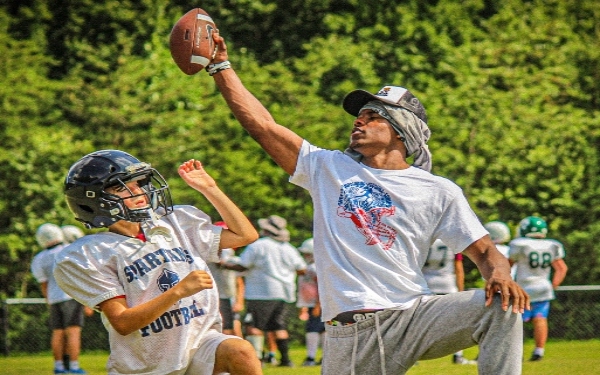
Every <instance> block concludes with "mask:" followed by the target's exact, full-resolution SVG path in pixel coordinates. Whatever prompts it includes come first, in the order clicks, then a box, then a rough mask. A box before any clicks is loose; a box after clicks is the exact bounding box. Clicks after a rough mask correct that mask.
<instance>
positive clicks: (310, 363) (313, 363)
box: [302, 358, 319, 367]
mask: <svg viewBox="0 0 600 375" xmlns="http://www.w3.org/2000/svg"><path fill="white" fill-rule="evenodd" d="M318 365H319V363H317V361H315V360H314V358H306V359H305V360H304V362H302V366H304V367H306V366H318Z"/></svg>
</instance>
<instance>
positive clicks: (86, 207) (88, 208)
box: [79, 204, 94, 214]
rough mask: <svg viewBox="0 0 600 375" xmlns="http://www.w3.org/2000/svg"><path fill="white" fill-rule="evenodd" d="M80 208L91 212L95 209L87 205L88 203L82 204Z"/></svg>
mask: <svg viewBox="0 0 600 375" xmlns="http://www.w3.org/2000/svg"><path fill="white" fill-rule="evenodd" d="M79 208H80V209H82V210H83V211H85V212H89V213H90V214H93V213H94V210H92V208H91V207H90V206H86V205H83V204H80V205H79Z"/></svg>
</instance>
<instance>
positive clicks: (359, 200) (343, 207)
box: [337, 181, 396, 250]
mask: <svg viewBox="0 0 600 375" xmlns="http://www.w3.org/2000/svg"><path fill="white" fill-rule="evenodd" d="M395 212H396V208H395V207H394V206H392V200H391V198H390V196H389V194H388V193H386V192H385V191H383V189H382V188H381V187H380V186H378V185H375V184H373V183H366V182H362V181H361V182H351V183H348V184H345V185H343V186H342V188H341V192H340V197H339V199H338V211H337V214H338V216H341V217H347V218H349V219H351V220H352V222H353V223H354V225H355V226H356V229H357V230H358V231H359V232H360V233H361V234H362V235H363V236H365V238H366V241H365V243H366V244H367V245H375V244H378V243H380V244H381V246H383V248H384V250H388V249H389V248H390V247H391V246H392V244H393V243H394V240H395V239H396V232H395V231H394V229H393V228H392V227H390V226H389V225H387V224H385V223H383V222H381V219H382V218H383V217H385V216H392V215H394V213H395Z"/></svg>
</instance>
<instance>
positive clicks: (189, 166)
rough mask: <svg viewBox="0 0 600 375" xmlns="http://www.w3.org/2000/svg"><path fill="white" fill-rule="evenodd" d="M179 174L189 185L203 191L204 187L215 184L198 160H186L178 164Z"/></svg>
mask: <svg viewBox="0 0 600 375" xmlns="http://www.w3.org/2000/svg"><path fill="white" fill-rule="evenodd" d="M177 172H179V175H180V176H181V178H182V179H183V181H185V182H186V184H188V185H189V186H190V187H192V188H194V189H196V190H198V191H199V192H203V191H204V190H205V189H208V188H211V187H215V186H217V183H216V182H215V180H214V179H213V178H212V177H211V176H209V174H208V173H206V171H205V170H204V168H203V167H202V163H200V162H199V161H198V160H194V159H191V160H188V161H186V162H184V163H183V164H181V165H180V166H179V169H178V170H177Z"/></svg>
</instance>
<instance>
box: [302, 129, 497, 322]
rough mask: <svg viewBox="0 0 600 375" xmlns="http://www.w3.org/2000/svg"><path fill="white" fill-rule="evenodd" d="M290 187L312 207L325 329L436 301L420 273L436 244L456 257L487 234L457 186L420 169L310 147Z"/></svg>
mask: <svg viewBox="0 0 600 375" xmlns="http://www.w3.org/2000/svg"><path fill="white" fill-rule="evenodd" d="M290 181H291V182H292V183H294V184H296V185H298V186H301V187H303V188H305V189H307V190H308V191H309V192H310V194H311V196H312V200H313V206H314V223H313V226H314V239H315V249H318V250H317V251H315V254H314V256H315V263H316V264H317V274H318V279H319V296H320V300H321V305H322V308H323V315H322V319H323V320H324V321H328V320H331V319H332V318H334V317H335V316H336V315H337V314H339V313H341V312H344V311H352V310H358V309H377V308H398V309H406V308H408V307H410V306H412V305H413V304H414V302H415V301H416V299H417V298H419V297H420V296H423V295H431V294H432V293H431V291H430V290H429V288H428V287H427V283H426V282H425V279H424V277H423V274H422V271H421V268H422V267H423V264H424V263H425V259H426V257H427V251H428V249H429V246H431V244H432V243H433V241H434V240H435V239H437V238H439V239H441V240H443V241H444V243H446V244H447V245H448V246H449V247H450V248H451V249H453V250H454V251H456V252H457V253H458V252H461V251H462V250H464V249H465V248H466V247H467V246H469V245H470V244H472V243H473V242H475V241H476V240H478V239H480V238H481V237H483V236H484V235H486V234H487V233H488V232H487V231H486V230H485V228H484V227H483V225H481V223H480V222H479V220H478V219H477V216H476V215H475V213H474V212H473V211H472V210H471V208H470V206H469V204H468V202H467V200H466V198H465V196H464V195H463V193H462V190H461V189H460V188H459V187H458V186H457V185H456V184H454V183H453V182H451V181H450V180H447V179H445V178H442V177H439V176H435V175H432V174H431V173H429V172H426V171H424V170H421V169H418V168H415V167H410V168H408V169H404V170H381V169H374V168H370V167H367V166H365V165H364V164H359V163H357V162H355V161H354V160H353V159H352V158H350V157H349V156H347V155H345V154H343V153H342V152H340V151H330V150H323V149H320V148H317V147H315V146H313V145H311V144H309V143H308V142H307V141H304V143H303V145H302V148H301V150H300V153H299V155H298V163H297V165H296V170H295V172H294V175H293V176H292V177H291V178H290Z"/></svg>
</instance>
